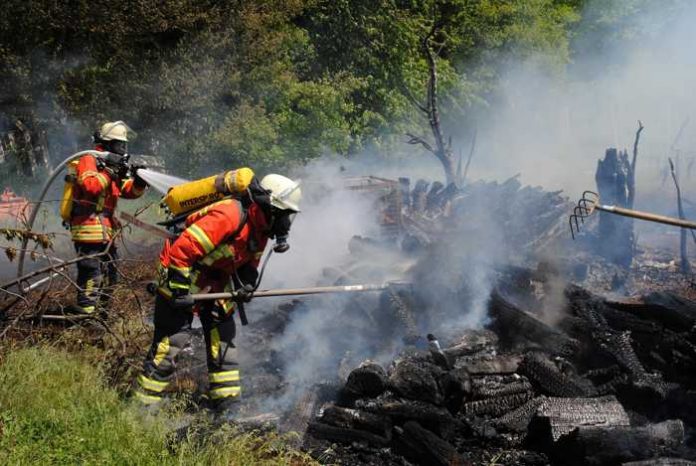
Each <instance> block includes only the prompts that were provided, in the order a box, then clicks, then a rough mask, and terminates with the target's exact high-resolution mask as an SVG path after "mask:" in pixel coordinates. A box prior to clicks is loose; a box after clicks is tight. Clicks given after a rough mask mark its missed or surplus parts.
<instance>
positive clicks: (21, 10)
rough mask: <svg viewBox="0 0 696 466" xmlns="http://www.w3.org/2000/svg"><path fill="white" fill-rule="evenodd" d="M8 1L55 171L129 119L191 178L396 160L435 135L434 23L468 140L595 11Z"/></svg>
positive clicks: (556, 6) (433, 3) (415, 4)
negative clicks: (512, 86) (500, 95)
mask: <svg viewBox="0 0 696 466" xmlns="http://www.w3.org/2000/svg"><path fill="white" fill-rule="evenodd" d="M633 1H635V2H639V1H643V2H645V1H647V0H633ZM671 1H677V0H671ZM6 3H7V5H5V7H4V11H8V12H12V14H8V15H4V16H3V17H2V18H0V44H4V45H2V46H0V77H1V78H2V79H3V83H5V85H4V86H3V87H4V89H3V91H1V93H0V108H2V109H3V111H4V112H7V113H8V114H12V115H19V114H22V115H29V116H30V117H31V119H33V120H34V121H35V122H36V123H38V126H42V127H44V128H46V129H47V130H48V132H49V136H50V139H51V149H52V151H53V154H54V155H53V157H54V158H55V159H58V158H60V157H61V156H62V155H63V154H64V153H65V152H69V151H71V150H75V149H77V148H78V147H80V148H81V147H83V145H84V143H85V142H86V141H87V136H88V135H89V134H91V132H92V131H93V130H94V129H95V128H96V127H97V126H98V124H99V123H100V122H102V121H104V120H107V119H123V120H126V121H127V122H128V123H129V124H130V125H131V126H132V127H134V128H135V129H136V130H138V132H139V133H140V137H139V140H138V141H136V142H135V143H134V144H133V145H132V146H133V150H135V151H137V152H154V153H157V154H160V155H162V156H164V157H165V158H166V159H167V160H168V162H169V165H170V168H171V169H172V170H173V171H174V172H175V173H177V174H180V175H184V176H194V175H198V174H205V173H210V172H211V171H213V170H216V169H219V168H222V167H223V166H225V167H229V166H231V165H238V164H247V165H252V166H254V167H255V168H257V169H258V170H260V171H264V170H270V169H280V168H282V169H285V168H289V167H291V166H293V165H295V164H301V163H304V162H306V161H307V160H310V159H313V158H316V157H318V156H320V155H322V154H325V153H335V154H340V155H347V156H348V155H351V154H353V153H355V152H357V151H359V150H361V149H362V148H364V147H366V146H372V147H377V148H381V149H384V150H389V149H393V146H392V145H391V144H392V143H393V142H394V141H395V138H396V140H400V139H399V138H401V137H402V135H403V133H404V132H405V131H414V132H419V131H422V130H427V122H426V121H425V119H424V118H423V115H422V113H421V112H420V111H419V110H418V109H417V107H416V105H414V102H420V101H422V100H424V99H425V83H426V82H427V77H428V75H427V62H426V61H425V59H424V55H423V47H422V41H423V38H424V37H425V36H426V35H427V33H428V31H429V30H430V29H431V28H432V27H433V25H434V24H436V25H437V30H438V32H437V34H436V36H435V37H433V40H432V41H431V43H432V44H434V45H435V46H436V47H435V48H436V50H435V52H436V54H437V62H438V74H439V84H440V88H439V91H440V101H441V105H442V114H443V117H444V119H445V124H446V123H447V122H456V124H457V125H459V128H460V130H461V125H462V124H467V122H470V120H469V119H470V118H471V117H470V115H471V114H472V112H471V110H472V108H476V107H478V109H483V108H485V107H486V102H487V101H490V100H491V99H494V98H495V96H496V94H495V93H496V90H497V84H498V82H499V80H500V76H501V75H502V73H503V72H504V70H505V69H507V68H508V67H509V66H510V65H511V64H517V63H520V62H524V63H527V64H529V66H534V67H545V68H549V69H553V70H556V71H562V69H563V67H564V64H565V63H566V62H567V61H568V58H569V55H570V52H569V45H568V37H569V30H570V28H571V27H572V25H573V24H574V23H575V22H576V21H577V20H578V18H579V15H578V12H579V11H580V10H581V9H582V8H584V7H585V2H583V1H581V0H565V1H563V0H332V1H328V0H290V1H288V0H284V1H281V0H253V1H252V0H241V1H238V2H222V3H221V2H216V1H213V0H204V1H194V0H181V1H176V2H153V1H151V0H125V1H123V2H120V3H118V4H114V3H113V2H107V1H106V0H97V1H92V2H88V1H86V0H80V1H77V2H73V3H71V5H70V7H69V8H68V7H66V6H64V5H63V4H62V3H60V2H57V3H56V2H53V1H49V0H9V2H6ZM65 122H71V124H72V126H70V127H66V125H65ZM66 133H73V135H74V134H75V133H77V134H79V135H80V136H79V137H77V138H75V137H74V136H73V137H72V138H66V137H64V136H65V134H66ZM402 143H403V141H400V142H399V144H402Z"/></svg>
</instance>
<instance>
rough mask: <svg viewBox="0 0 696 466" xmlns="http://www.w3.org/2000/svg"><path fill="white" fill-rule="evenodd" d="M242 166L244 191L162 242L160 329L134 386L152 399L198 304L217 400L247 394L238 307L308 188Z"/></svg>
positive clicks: (167, 376) (280, 245) (283, 240)
mask: <svg viewBox="0 0 696 466" xmlns="http://www.w3.org/2000/svg"><path fill="white" fill-rule="evenodd" d="M236 172H237V173H236V175H237V184H246V185H248V188H247V189H246V191H245V193H244V195H243V196H241V198H240V199H239V200H237V199H224V200H221V201H218V202H216V203H213V204H211V205H209V206H207V207H205V208H203V209H201V210H198V211H196V212H194V213H193V214H191V215H189V216H188V217H187V218H186V224H185V226H186V229H185V230H184V231H183V233H181V235H180V236H179V237H178V238H177V239H176V240H174V241H167V243H166V244H165V245H164V248H163V249H162V252H161V255H160V271H161V274H160V282H159V284H160V286H159V288H158V294H157V297H156V300H155V318H154V323H155V334H154V338H153V342H152V346H151V347H150V351H149V352H148V354H147V357H146V359H145V363H144V367H143V373H142V374H141V375H140V376H139V377H138V379H137V386H136V387H135V391H134V394H135V396H136V397H137V398H138V399H139V400H140V401H142V402H143V403H145V404H154V403H158V402H159V401H161V400H162V392H163V391H164V390H165V389H166V388H167V386H168V385H169V382H170V380H171V377H172V375H173V373H174V370H175V368H176V361H177V356H178V354H179V352H180V351H181V350H182V348H183V347H184V346H185V345H186V344H187V343H188V341H189V339H190V330H191V322H192V320H193V313H194V312H198V315H199V318H200V320H201V324H202V326H203V332H204V335H205V343H206V348H207V350H206V351H207V363H208V381H209V390H208V398H209V400H210V402H211V405H212V406H213V407H214V408H216V409H220V410H225V409H227V408H228V407H229V405H230V404H231V403H234V402H236V401H238V400H239V397H240V395H241V386H240V375H239V369H238V365H237V354H236V353H237V350H236V348H235V346H234V343H233V340H234V337H235V331H236V329H235V322H234V320H233V319H232V316H233V314H234V311H235V308H237V307H241V306H243V305H244V304H243V303H244V302H248V301H249V300H250V299H251V295H252V294H253V291H252V290H253V289H255V285H256V282H257V279H258V271H257V268H258V266H259V261H260V259H261V256H262V254H263V251H264V249H265V247H266V243H267V242H268V239H269V238H275V245H274V246H273V250H274V251H276V252H285V251H286V250H287V249H288V244H287V236H288V233H289V230H290V224H291V223H292V218H293V217H294V215H295V214H296V213H297V212H299V202H300V199H301V191H300V188H299V184H298V183H296V182H294V181H292V180H290V179H289V178H286V177H284V176H281V175H267V176H266V177H264V178H263V179H262V180H261V182H260V183H259V182H258V181H257V180H256V178H255V177H254V175H253V172H252V171H251V170H250V169H248V168H242V169H239V170H237V171H236ZM232 290H236V291H238V292H239V295H240V299H238V300H237V302H231V301H214V302H210V301H204V302H202V303H199V304H195V305H194V303H193V302H192V301H191V300H190V299H187V296H189V294H190V293H195V292H210V293H215V292H221V291H232ZM240 310H241V309H240Z"/></svg>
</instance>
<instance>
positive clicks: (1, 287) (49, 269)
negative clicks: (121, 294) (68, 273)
mask: <svg viewBox="0 0 696 466" xmlns="http://www.w3.org/2000/svg"><path fill="white" fill-rule="evenodd" d="M106 254H107V252H106V251H104V252H98V253H94V254H90V255H88V256H80V257H76V258H74V259H70V260H67V261H65V262H63V263H61V264H55V265H50V266H47V267H43V268H41V269H38V270H35V271H33V272H30V273H27V274H25V275H22V276H21V277H19V278H15V279H14V280H10V281H9V282H6V283H4V284H2V285H0V291H5V292H7V291H8V290H7V288H9V287H11V286H14V285H16V284H18V283H21V282H23V281H26V280H28V279H29V278H32V277H35V276H37V275H42V274H44V273H49V272H57V271H58V270H59V269H63V268H65V267H67V266H69V265H72V264H75V263H77V262H80V261H82V260H85V259H95V258H97V257H101V256H104V255H106Z"/></svg>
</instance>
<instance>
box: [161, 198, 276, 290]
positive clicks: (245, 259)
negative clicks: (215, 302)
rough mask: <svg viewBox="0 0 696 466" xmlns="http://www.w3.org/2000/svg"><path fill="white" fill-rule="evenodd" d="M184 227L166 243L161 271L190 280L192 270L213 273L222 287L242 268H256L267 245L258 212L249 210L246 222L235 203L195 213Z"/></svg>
mask: <svg viewBox="0 0 696 466" xmlns="http://www.w3.org/2000/svg"><path fill="white" fill-rule="evenodd" d="M186 226H187V228H186V230H184V231H183V233H182V234H181V235H180V236H179V237H178V238H177V239H176V240H175V241H173V242H172V241H167V242H165V244H164V248H163V249H162V252H161V254H160V267H161V270H162V271H164V270H166V269H168V268H172V269H176V270H177V271H179V272H180V273H181V274H182V275H184V276H186V277H191V278H193V277H192V271H193V269H194V268H197V269H199V270H201V272H200V275H210V273H208V272H206V271H207V270H209V271H215V273H216V274H219V275H220V277H219V278H220V280H221V284H222V283H224V282H226V281H227V280H228V279H229V276H230V275H231V274H233V273H234V270H235V269H237V268H239V267H241V266H242V265H245V264H250V265H252V266H253V267H258V265H259V261H260V259H261V255H262V254H263V250H264V248H265V247H266V243H267V242H268V224H267V222H266V218H265V216H264V214H263V212H262V211H261V208H260V207H259V206H258V205H256V204H252V205H251V206H249V208H248V209H247V212H246V220H245V218H244V211H243V209H242V205H241V204H240V203H239V201H237V200H234V199H225V200H222V201H219V202H216V203H214V204H211V205H210V206H208V207H205V208H203V209H201V210H199V211H197V212H194V213H193V214H191V215H189V217H188V218H187V219H186ZM240 227H241V228H240ZM235 232H236V234H235ZM197 275H198V274H197ZM196 278H198V277H196ZM202 278H205V277H202ZM208 278H209V277H208Z"/></svg>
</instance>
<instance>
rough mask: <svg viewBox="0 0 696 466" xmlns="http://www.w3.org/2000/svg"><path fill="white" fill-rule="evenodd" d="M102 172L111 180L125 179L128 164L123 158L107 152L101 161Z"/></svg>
mask: <svg viewBox="0 0 696 466" xmlns="http://www.w3.org/2000/svg"><path fill="white" fill-rule="evenodd" d="M102 161H103V165H104V171H106V173H107V174H108V175H109V177H110V178H111V179H112V180H116V179H122V178H125V177H126V176H127V174H128V164H127V162H126V158H125V156H123V155H121V154H115V153H113V152H109V153H108V154H106V156H105V157H104V158H103V159H102Z"/></svg>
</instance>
